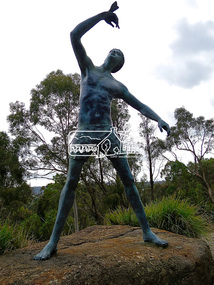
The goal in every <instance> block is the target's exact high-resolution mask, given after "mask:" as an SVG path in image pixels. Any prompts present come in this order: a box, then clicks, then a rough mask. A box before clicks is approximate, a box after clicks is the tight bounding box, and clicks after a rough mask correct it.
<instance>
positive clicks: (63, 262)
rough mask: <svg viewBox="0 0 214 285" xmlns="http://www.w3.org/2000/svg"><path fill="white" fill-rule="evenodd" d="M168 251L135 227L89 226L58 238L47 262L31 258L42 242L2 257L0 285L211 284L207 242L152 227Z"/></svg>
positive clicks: (213, 276)
mask: <svg viewBox="0 0 214 285" xmlns="http://www.w3.org/2000/svg"><path fill="white" fill-rule="evenodd" d="M153 231H154V232H155V233H156V234H157V235H158V236H160V237H161V238H163V239H165V240H167V241H169V247H168V248H166V249H162V248H158V247H156V246H154V245H152V244H149V243H144V242H143V240H142V232H141V230H140V229H139V228H133V227H129V226H93V227H89V228H87V229H85V230H83V231H80V232H79V233H77V234H73V235H71V236H67V237H62V238H61V241H60V242H59V246H58V252H57V254H56V255H54V256H53V257H52V258H51V259H50V260H46V261H35V260H33V256H34V255H35V254H36V253H38V252H39V251H40V250H41V249H42V248H43V246H44V244H45V243H39V244H35V245H33V246H28V247H26V248H24V249H19V250H16V251H13V252H11V253H8V254H6V255H4V256H1V257H0V284H2V285H3V284H28V285H31V284H32V285H37V284H42V285H43V284H73V285H78V284H91V285H92V284H93V285H96V284H100V285H105V284H106V285H107V284H108V285H114V284H115V285H120V284H123V285H126V284H127V285H128V284H130V285H135V284H137V285H140V284H142V285H143V284H146V285H156V284H157V285H161V284H164V285H167V284H170V285H212V284H213V283H212V282H213V281H214V264H213V259H212V256H211V252H210V249H209V247H208V246H207V244H206V243H205V242H204V241H202V240H200V239H191V238H187V237H184V236H180V235H176V234H172V233H169V232H166V231H162V230H156V229H153Z"/></svg>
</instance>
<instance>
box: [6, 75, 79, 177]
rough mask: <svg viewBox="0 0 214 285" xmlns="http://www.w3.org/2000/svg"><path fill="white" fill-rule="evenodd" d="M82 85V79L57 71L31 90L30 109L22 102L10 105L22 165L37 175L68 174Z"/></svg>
mask: <svg viewBox="0 0 214 285" xmlns="http://www.w3.org/2000/svg"><path fill="white" fill-rule="evenodd" d="M79 82H80V76H79V75H77V74H74V75H64V74H63V72H62V71H60V70H57V71H56V72H51V73H50V74H48V75H47V77H46V78H45V79H44V80H43V81H41V83H40V84H39V85H37V86H36V88H34V89H32V91H31V100H30V107H29V109H26V107H25V105H24V103H21V102H15V103H11V104H10V112H11V114H10V115H9V116H8V121H9V123H10V132H11V134H12V135H14V136H15V137H16V144H17V145H18V146H19V148H20V149H21V151H22V153H21V154H22V155H21V158H22V162H23V164H24V165H25V167H26V168H27V169H28V170H31V171H33V172H34V175H37V176H41V175H47V172H45V173H44V171H48V172H49V173H56V172H57V171H58V172H62V173H66V172H67V169H68V134H69V132H70V131H73V130H74V129H75V128H76V126H77V118H78V116H77V113H78V103H79ZM38 171H40V172H39V173H38ZM41 171H42V172H43V173H41Z"/></svg>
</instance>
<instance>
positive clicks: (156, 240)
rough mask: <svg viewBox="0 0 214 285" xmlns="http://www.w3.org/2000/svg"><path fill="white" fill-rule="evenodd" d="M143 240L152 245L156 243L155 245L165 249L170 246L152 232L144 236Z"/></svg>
mask: <svg viewBox="0 0 214 285" xmlns="http://www.w3.org/2000/svg"><path fill="white" fill-rule="evenodd" d="M143 239H144V242H151V243H154V244H155V245H157V246H160V247H163V248H166V247H167V246H168V242H167V241H165V240H163V239H160V238H159V237H157V236H156V235H155V234H154V233H153V232H152V231H150V232H149V233H147V234H144V235H143Z"/></svg>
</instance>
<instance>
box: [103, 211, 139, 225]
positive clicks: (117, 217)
mask: <svg viewBox="0 0 214 285" xmlns="http://www.w3.org/2000/svg"><path fill="white" fill-rule="evenodd" d="M105 219H106V221H107V223H108V224H110V225H129V226H132V227H139V223H138V220H137V217H136V216H135V213H134V212H133V210H132V209H131V208H128V209H126V208H123V207H120V206H119V207H118V208H117V209H116V210H113V211H109V212H108V213H106V215H105Z"/></svg>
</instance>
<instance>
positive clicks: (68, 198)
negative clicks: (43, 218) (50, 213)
mask: <svg viewBox="0 0 214 285" xmlns="http://www.w3.org/2000/svg"><path fill="white" fill-rule="evenodd" d="M84 162H85V160H84V159H80V160H75V159H72V158H71V159H70V162H69V170H68V176H67V180H66V183H65V186H64V188H63V190H62V192H61V195H60V199H59V206H58V212H57V217H56V221H55V225H54V228H53V232H52V234H51V237H50V241H49V242H48V244H47V245H46V246H45V247H44V248H43V250H42V251H41V252H40V253H38V254H37V255H35V256H34V259H35V260H46V259H49V258H50V257H51V255H52V254H53V253H55V252H56V250H57V243H58V241H59V238H60V235H61V232H62V230H63V226H64V224H65V221H66V218H67V216H68V214H69V212H70V209H71V207H72V205H73V202H74V197H75V189H76V187H77V184H78V181H79V176H80V173H81V170H82V167H83V164H84Z"/></svg>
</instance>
